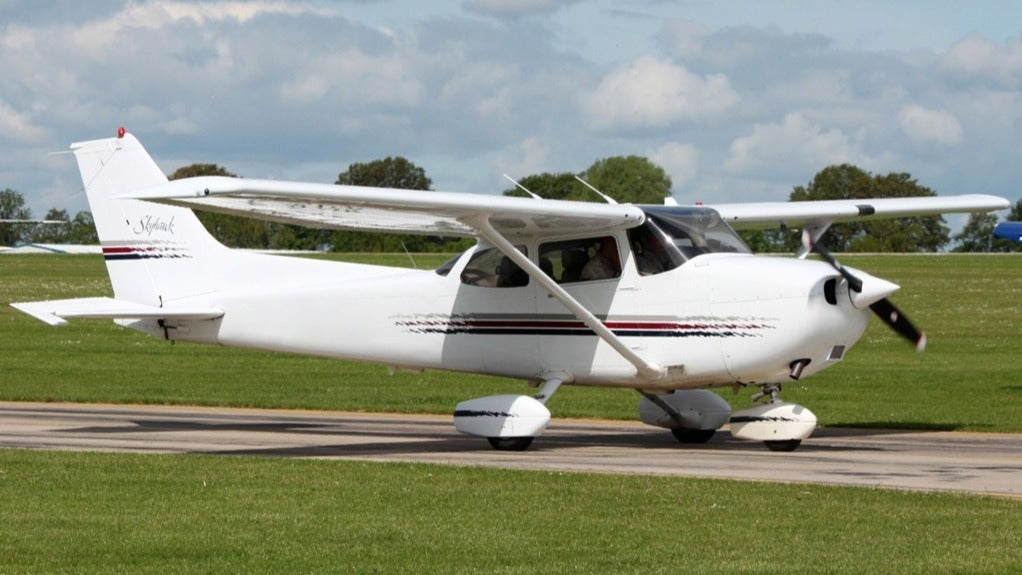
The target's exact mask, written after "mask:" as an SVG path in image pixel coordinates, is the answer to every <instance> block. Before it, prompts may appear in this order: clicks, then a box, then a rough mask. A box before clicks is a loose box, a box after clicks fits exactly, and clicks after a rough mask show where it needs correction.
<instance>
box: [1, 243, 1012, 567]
mask: <svg viewBox="0 0 1022 575" xmlns="http://www.w3.org/2000/svg"><path fill="white" fill-rule="evenodd" d="M366 257H368V258H370V259H373V260H376V259H380V258H378V257H376V256H372V257H370V256H366ZM360 259H364V258H360ZM387 259H389V260H390V261H394V262H397V263H400V264H402V265H403V264H404V263H407V261H408V260H407V257H406V256H399V257H390V256H388V257H387ZM442 259H443V258H442V257H425V256H416V260H417V261H418V263H419V265H420V266H421V265H435V264H436V263H438V262H439V261H440V260H442ZM842 259H843V260H844V261H845V262H846V263H848V264H849V265H855V266H860V267H862V268H863V269H866V270H868V271H870V272H871V273H874V274H875V275H879V276H881V277H885V278H888V279H891V280H893V281H896V282H898V283H900V284H901V285H902V286H903V288H904V289H903V292H902V293H901V294H898V295H897V296H896V298H895V301H896V303H898V305H899V306H901V308H902V309H903V310H904V311H905V312H906V313H908V314H909V315H910V317H912V319H913V320H915V321H916V322H917V323H918V324H919V325H920V326H921V327H923V328H924V329H926V330H927V331H928V332H929V334H930V347H929V349H928V351H927V352H925V353H923V354H916V353H915V352H914V351H912V350H911V349H910V348H909V347H908V346H907V345H906V344H904V343H902V342H901V341H898V340H897V339H896V338H894V337H892V336H890V335H889V334H888V333H887V331H886V329H885V328H884V327H883V326H882V325H880V324H879V322H874V323H875V325H873V326H872V327H871V328H870V331H869V333H868V334H867V336H866V337H865V338H864V339H863V341H862V342H860V344H859V346H857V347H856V348H855V349H854V350H852V352H851V353H850V355H849V358H848V359H847V360H846V361H845V362H844V363H843V365H840V366H837V367H835V368H833V369H831V370H828V371H826V372H824V373H822V374H820V375H819V376H816V377H814V378H811V379H809V380H806V381H803V382H799V383H797V384H790V385H788V386H786V387H785V391H784V397H785V398H786V399H789V400H793V401H799V402H801V403H804V404H806V405H808V406H810V407H811V408H812V409H813V410H814V411H815V412H816V413H817V414H818V415H820V417H821V419H822V420H823V422H824V423H825V424H828V425H879V426H897V427H918V428H931V429H934V428H935V429H973V430H998V431H1019V430H1020V428H1022V421H1020V420H1022V417H1019V416H1020V415H1022V409H1020V403H1022V402H1020V399H1022V382H1020V381H1019V379H1020V376H1019V369H1018V367H1019V364H1018V362H1017V359H1016V358H1017V357H1018V356H1019V351H1020V349H1019V342H1020V340H1022V338H1020V335H1022V331H1020V328H1019V327H1018V323H1017V321H1016V317H1015V312H1014V309H1015V302H1016V301H1017V300H1018V297H1019V295H1020V293H1022V290H1020V289H1019V288H1020V287H1022V283H1020V279H1019V278H1022V257H1014V256H876V257H854V258H853V257H850V256H846V257H843V258H842ZM108 293H109V286H108V284H107V282H106V277H105V274H104V270H103V263H102V260H101V259H100V258H98V257H89V256H0V303H3V304H4V305H3V307H2V308H0V344H2V346H3V348H2V349H3V351H2V353H0V399H8V400H37V401H49V400H60V401H103V402H138V403H189V404H205V405H248V406H262V407H306V408H317V409H351V410H366V411H410V412H438V413H447V412H449V411H450V410H451V409H452V408H453V406H454V404H456V403H457V402H458V401H460V400H462V399H465V398H468V397H475V396H479V395H484V394H489V393H505V392H514V391H523V390H524V389H525V388H524V387H523V386H522V384H520V383H518V382H513V381H506V380H500V379H495V378H482V377H471V376H465V375H460V374H444V373H436V372H426V373H422V374H411V373H400V372H399V373H397V374H395V375H393V376H388V375H387V370H386V369H385V368H384V367H381V366H368V365H363V364H356V363H350V362H342V361H333V360H320V359H315V358H305V357H296V356H287V355H280V354H265V353H255V352H245V351H238V350H230V349H224V348H217V347H209V346H205V347H204V346H198V345H188V344H178V345H173V346H172V345H170V344H169V343H168V342H165V341H160V340H156V339H152V338H147V337H145V336H142V335H140V334H137V333H135V332H132V331H129V330H123V329H121V328H118V327H116V326H113V325H111V323H110V322H105V321H78V322H73V323H72V324H71V325H70V326H68V327H66V328H51V327H48V326H46V325H44V324H42V323H40V322H37V321H36V320H33V319H31V318H29V317H27V316H23V315H22V314H20V313H18V312H16V311H15V310H13V309H11V308H9V307H8V306H6V303H7V302H9V301H24V300H32V299H46V298H64V297H77V296H84V295H104V294H108ZM724 393H725V397H728V398H731V399H732V401H734V402H735V403H736V404H740V405H744V404H747V403H748V394H749V391H748V390H745V391H742V392H741V393H740V394H739V395H737V396H734V397H732V396H731V394H730V392H724ZM635 401H636V397H635V394H634V393H631V392H627V391H612V390H610V391H608V390H598V389H581V388H567V389H563V388H562V389H561V390H560V391H559V392H558V394H557V395H556V396H555V397H554V399H553V400H552V401H551V403H550V405H551V407H552V409H553V411H554V414H555V417H556V416H581V417H616V418H631V417H634V415H633V414H634V410H635ZM652 432H654V433H655V432H656V431H652ZM1020 440H1022V437H1020ZM679 449H681V448H679ZM525 455H526V456H527V454H525ZM777 455H778V464H779V465H783V457H784V454H777ZM679 461H680V463H679V464H683V458H682V459H681V460H679ZM1019 517H1022V503H1020V502H1019V501H1018V500H1013V499H998V498H988V497H972V496H963V495H954V494H943V493H907V492H901V491H892V490H882V489H865V488H842V487H824V486H815V485H797V484H795V485H782V484H764V483H753V482H733V481H712V480H696V479H680V478H666V477H642V476H613V475H596V474H583V473H547V472H529V471H509V470H497V469H477V468H460V467H445V466H432V465H419V464H384V463H369V462H351V461H327V460H302V459H284V458H253V457H232V456H208V455H138V454H107V453H64V452H48V451H46V452H44V451H26V450H10V449H0V573H220V572H230V573H285V572H287V573H321V572H337V573H487V574H489V573H642V574H648V573H678V572H692V573H920V574H926V575H933V574H940V573H1009V572H1015V571H1017V570H1018V568H1019V565H1022V522H1020V521H1019Z"/></svg>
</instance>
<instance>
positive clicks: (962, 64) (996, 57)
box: [941, 34, 1022, 86]
mask: <svg viewBox="0 0 1022 575" xmlns="http://www.w3.org/2000/svg"><path fill="white" fill-rule="evenodd" d="M941 66H942V67H943V68H944V69H945V70H947V71H950V72H952V73H954V74H957V75H960V76H964V77H966V78H973V79H978V78H982V79H987V80H990V81H994V82H996V83H998V84H1002V85H1006V86H1018V85H1019V84H1022V38H1018V37H1016V38H1012V39H1010V40H1007V41H1006V42H1005V43H1004V45H997V44H995V43H993V42H991V41H989V40H987V39H986V38H983V37H981V36H978V35H975V34H973V35H970V36H968V37H966V38H965V39H963V40H961V41H960V42H957V43H955V44H954V45H953V46H951V49H950V50H948V51H947V53H946V54H944V56H943V59H942V61H941Z"/></svg>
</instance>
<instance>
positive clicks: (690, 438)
mask: <svg viewBox="0 0 1022 575" xmlns="http://www.w3.org/2000/svg"><path fill="white" fill-rule="evenodd" d="M714 433H717V430H716V429H685V428H680V427H679V428H675V429H672V430H671V435H673V436H674V438H675V439H677V440H678V441H680V442H682V443H688V444H693V443H706V442H707V441H709V440H710V438H711V437H713V434H714Z"/></svg>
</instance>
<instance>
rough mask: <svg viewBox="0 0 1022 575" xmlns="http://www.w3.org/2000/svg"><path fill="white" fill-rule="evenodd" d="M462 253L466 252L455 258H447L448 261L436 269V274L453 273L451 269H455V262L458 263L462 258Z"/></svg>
mask: <svg viewBox="0 0 1022 575" xmlns="http://www.w3.org/2000/svg"><path fill="white" fill-rule="evenodd" d="M462 255H464V254H458V255H456V256H454V257H453V258H451V259H449V260H447V261H446V262H444V263H442V264H440V267H438V268H437V269H436V270H434V271H436V275H438V276H444V277H447V274H449V273H451V270H452V269H454V264H456V263H458V260H460V259H461V256H462Z"/></svg>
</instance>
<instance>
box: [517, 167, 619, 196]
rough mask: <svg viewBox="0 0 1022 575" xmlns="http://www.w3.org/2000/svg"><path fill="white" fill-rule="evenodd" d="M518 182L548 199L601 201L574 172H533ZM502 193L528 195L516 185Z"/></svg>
mask: <svg viewBox="0 0 1022 575" xmlns="http://www.w3.org/2000/svg"><path fill="white" fill-rule="evenodd" d="M518 183H519V184H521V186H522V187H524V188H525V189H526V190H529V191H530V192H532V193H534V194H536V195H537V196H539V197H541V198H547V199H550V200H586V201H603V200H600V199H598V198H597V197H595V195H594V194H593V192H592V191H591V190H588V189H586V187H585V186H584V185H582V184H581V183H580V182H579V181H578V180H576V179H575V174H572V173H570V172H561V173H559V174H551V173H549V172H543V173H542V174H533V175H531V176H525V177H524V178H522V179H521V180H518ZM504 195H505V196H518V197H523V198H526V197H529V194H527V193H526V192H525V191H524V190H522V189H521V188H519V187H518V186H515V187H513V188H511V189H507V190H504Z"/></svg>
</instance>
